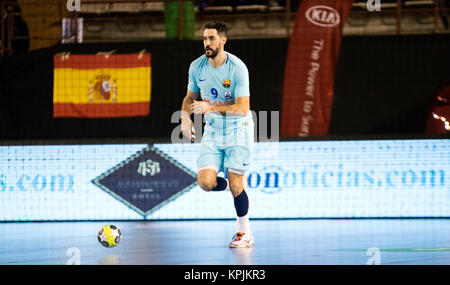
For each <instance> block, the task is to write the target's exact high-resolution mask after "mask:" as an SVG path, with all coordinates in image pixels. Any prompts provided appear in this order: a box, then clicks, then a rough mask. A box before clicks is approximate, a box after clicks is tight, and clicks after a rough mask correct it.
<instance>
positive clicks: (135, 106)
mask: <svg viewBox="0 0 450 285" xmlns="http://www.w3.org/2000/svg"><path fill="white" fill-rule="evenodd" d="M149 113H150V102H134V103H114V104H111V103H101V104H100V103H99V104H73V103H55V104H53V116H54V117H70V118H74V117H76V118H114V117H135V116H147V115H148V114H149Z"/></svg>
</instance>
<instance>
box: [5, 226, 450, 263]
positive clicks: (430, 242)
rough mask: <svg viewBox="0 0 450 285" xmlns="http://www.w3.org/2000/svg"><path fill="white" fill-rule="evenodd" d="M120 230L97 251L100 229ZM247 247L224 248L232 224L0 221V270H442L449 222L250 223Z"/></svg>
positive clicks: (449, 246)
mask: <svg viewBox="0 0 450 285" xmlns="http://www.w3.org/2000/svg"><path fill="white" fill-rule="evenodd" d="M108 223H109V224H114V225H116V226H118V227H119V228H120V229H121V231H122V241H121V242H120V244H119V245H118V246H117V247H115V248H104V247H102V246H101V245H100V244H99V243H98V241H97V232H98V230H99V229H100V227H101V226H102V225H104V224H108ZM251 227H252V230H253V234H254V236H255V246H254V248H252V249H230V248H228V242H229V241H230V239H231V238H232V236H233V234H234V233H235V230H236V223H235V221H164V222H163V221H157V222H155V221H142V222H129V221H114V222H36V223H32V222H26V223H19V222H18V223H0V264H2V265H5V264H18V265H29V264H32V265H53V264H78V263H79V264H87V265H97V264H99V265H103V264H123V265H141V264H148V265H365V264H381V265H448V264H450V219H341V220H340V219H336V220H335V219H331V220H314V219H312V220H254V221H251Z"/></svg>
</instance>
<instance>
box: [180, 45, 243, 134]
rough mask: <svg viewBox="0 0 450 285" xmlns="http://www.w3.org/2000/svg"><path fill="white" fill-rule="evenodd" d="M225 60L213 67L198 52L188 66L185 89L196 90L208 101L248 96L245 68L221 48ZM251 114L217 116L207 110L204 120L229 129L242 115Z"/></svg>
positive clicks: (217, 102) (220, 102)
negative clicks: (186, 86) (197, 55)
mask: <svg viewBox="0 0 450 285" xmlns="http://www.w3.org/2000/svg"><path fill="white" fill-rule="evenodd" d="M225 54H226V59H225V62H224V63H223V64H222V65H221V66H219V67H217V68H214V67H212V66H211V65H210V64H209V61H208V58H207V57H206V56H205V55H202V56H200V57H199V58H197V59H196V60H194V61H193V62H192V63H191V66H190V67H189V83H188V89H189V90H190V91H192V92H196V93H200V96H201V98H202V100H203V101H204V102H206V103H208V104H212V105H231V104H235V103H236V98H237V97H246V96H250V89H249V77H248V70H247V67H246V66H245V64H244V63H243V62H242V60H240V59H239V58H238V57H237V56H235V55H233V54H231V53H229V52H225ZM248 116H250V117H251V114H250V112H249V114H247V116H246V117H242V116H221V115H218V114H214V113H209V114H207V115H206V116H205V120H206V121H207V122H208V123H210V124H211V126H212V127H214V128H215V129H217V130H220V129H222V130H225V129H227V130H228V131H231V130H233V129H235V127H237V126H238V125H239V123H240V122H242V121H243V120H245V119H248Z"/></svg>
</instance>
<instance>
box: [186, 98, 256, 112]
mask: <svg viewBox="0 0 450 285" xmlns="http://www.w3.org/2000/svg"><path fill="white" fill-rule="evenodd" d="M249 111H250V96H246V97H237V98H236V102H235V103H234V104H231V105H222V106H218V105H211V104H208V103H206V102H203V101H194V103H193V104H192V105H191V112H192V113H194V114H207V113H211V112H218V113H220V114H222V115H226V116H246V115H247V113H248V112H249Z"/></svg>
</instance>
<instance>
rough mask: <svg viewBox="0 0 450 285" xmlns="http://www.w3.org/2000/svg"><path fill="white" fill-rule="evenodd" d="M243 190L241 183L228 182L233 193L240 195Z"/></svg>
mask: <svg viewBox="0 0 450 285" xmlns="http://www.w3.org/2000/svg"><path fill="white" fill-rule="evenodd" d="M243 189H244V185H242V182H241V181H230V190H231V192H233V193H240V192H242V190H243Z"/></svg>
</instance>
